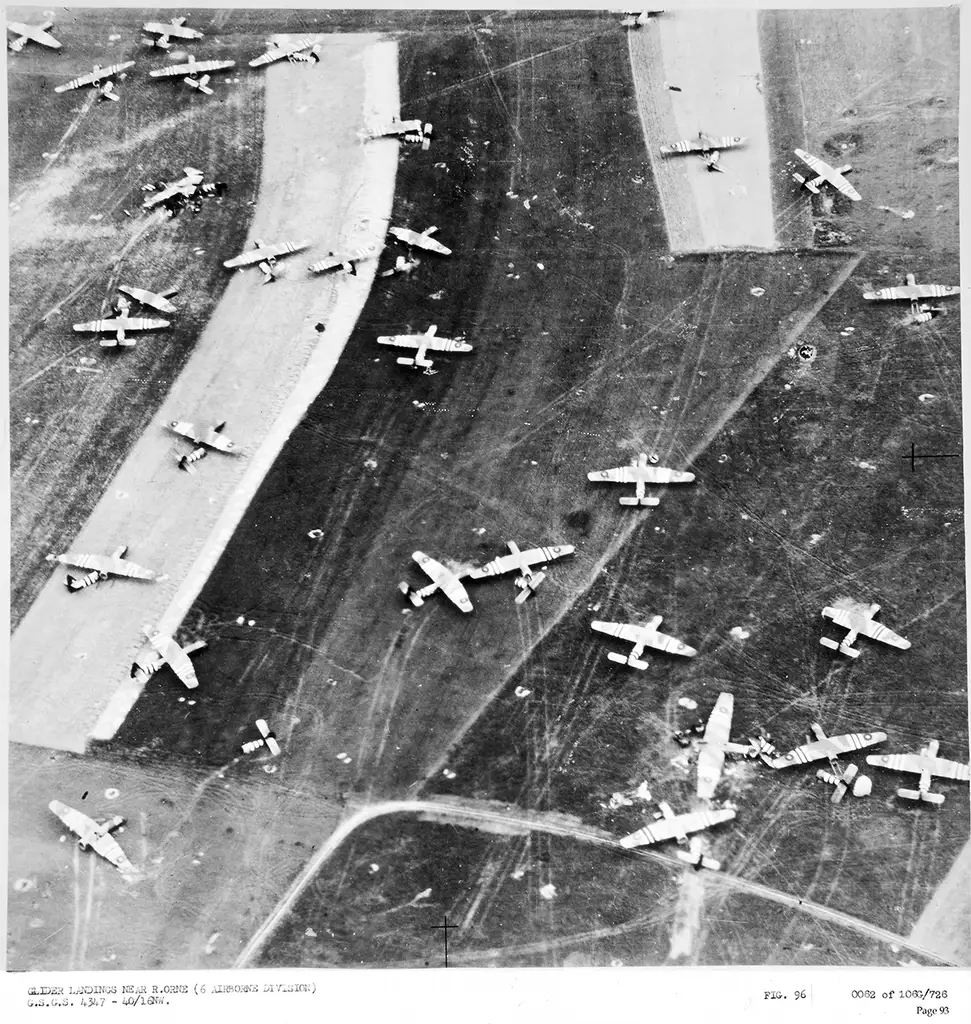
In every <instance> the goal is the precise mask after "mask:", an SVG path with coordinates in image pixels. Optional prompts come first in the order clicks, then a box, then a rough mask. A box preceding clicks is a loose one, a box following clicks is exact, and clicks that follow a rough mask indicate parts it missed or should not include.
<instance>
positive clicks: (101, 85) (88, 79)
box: [54, 60, 135, 102]
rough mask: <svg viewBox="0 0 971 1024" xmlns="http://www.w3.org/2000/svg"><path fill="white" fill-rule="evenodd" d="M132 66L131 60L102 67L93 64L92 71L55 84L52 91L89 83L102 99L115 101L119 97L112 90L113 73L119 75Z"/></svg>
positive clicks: (133, 63) (64, 90) (67, 89)
mask: <svg viewBox="0 0 971 1024" xmlns="http://www.w3.org/2000/svg"><path fill="white" fill-rule="evenodd" d="M134 66H135V62H134V61H133V60H126V61H125V62H124V63H122V64H112V65H111V66H110V67H107V68H103V67H102V66H101V65H100V64H95V66H94V70H93V71H91V72H89V73H88V74H86V75H81V77H80V78H72V79H71V81H70V82H65V83H64V85H57V86H55V87H54V92H68V91H69V90H70V89H83V88H84V87H85V86H86V85H90V86H92V88H94V89H97V91H98V92H99V93H100V94H101V98H102V99H105V100H114V101H116V102H117V101H118V99H119V97H118V94H117V93H116V92H115V91H114V85H113V84H112V82H111V79H112V78H114V76H115V75H120V74H121V73H122V72H123V71H127V70H128V68H133V67H134Z"/></svg>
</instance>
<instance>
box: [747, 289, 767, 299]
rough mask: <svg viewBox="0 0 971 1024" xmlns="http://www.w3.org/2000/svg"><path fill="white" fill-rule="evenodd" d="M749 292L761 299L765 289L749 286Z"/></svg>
mask: <svg viewBox="0 0 971 1024" xmlns="http://www.w3.org/2000/svg"><path fill="white" fill-rule="evenodd" d="M749 294H750V295H754V296H755V297H756V298H757V299H760V298H762V296H763V295H765V289H764V288H759V287H755V288H749Z"/></svg>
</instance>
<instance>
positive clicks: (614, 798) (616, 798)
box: [607, 793, 634, 811]
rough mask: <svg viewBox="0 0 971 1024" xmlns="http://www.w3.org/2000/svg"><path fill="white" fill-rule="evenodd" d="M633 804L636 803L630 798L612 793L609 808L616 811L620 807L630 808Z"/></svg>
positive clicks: (608, 803)
mask: <svg viewBox="0 0 971 1024" xmlns="http://www.w3.org/2000/svg"><path fill="white" fill-rule="evenodd" d="M633 803H634V801H633V800H631V799H630V798H629V797H626V796H624V794H623V793H611V794H610V800H609V801H608V802H607V806H608V807H609V808H610V810H612V811H616V810H617V809H618V808H619V807H630V806H632V805H633Z"/></svg>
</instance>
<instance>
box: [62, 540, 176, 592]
mask: <svg viewBox="0 0 971 1024" xmlns="http://www.w3.org/2000/svg"><path fill="white" fill-rule="evenodd" d="M127 552H128V545H127V544H122V545H121V546H120V547H119V548H116V549H115V550H114V551H113V552H112V553H111V554H110V555H87V554H80V553H75V552H72V551H67V552H65V553H64V554H63V555H48V556H47V561H48V562H60V563H61V565H67V566H74V567H75V568H77V569H90V570H91V571H90V572H89V573H88V574H87V575H86V576H82V577H81V578H80V579H78V578H77V577H76V576H72V575H71V574H70V573H68V575H67V579H66V580H65V581H64V582H65V584H66V585H67V588H68V590H84V588H85V587H90V586H91V585H92V584H93V583H98V582H100V581H101V580H106V579H107V578H108V577H109V576H127V577H128V578H129V579H133V580H155V579H158V575H159V574H158V573H157V572H155V571H154V570H153V569H146V568H145V567H144V566H141V565H136V563H135V562H130V561H129V560H128V559H127V558H125V555H126V553H127Z"/></svg>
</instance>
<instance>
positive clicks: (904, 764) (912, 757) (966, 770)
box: [866, 740, 971, 804]
mask: <svg viewBox="0 0 971 1024" xmlns="http://www.w3.org/2000/svg"><path fill="white" fill-rule="evenodd" d="M939 746H940V744H939V743H938V741H937V740H931V741H930V742H929V743H928V744H927V746H926V747H921V749H920V753H919V754H870V755H869V756H868V757H867V759H866V763H867V764H872V765H873V766H874V767H875V768H886V769H887V770H888V771H891V772H909V773H911V774H914V775H919V776H920V781H919V782H918V783H917V789H898V790H897V796H899V797H901V798H902V799H904V800H921V801H923V802H924V803H928V804H942V803H944V794H943V793H935V792H932V791H931V779H932V778H934V777H936V778H940V779H956V780H958V781H959V782H968V781H971V765H967V764H964V763H962V762H961V761H950V760H948V759H947V758H946V757H938V756H937V750H938V747H939Z"/></svg>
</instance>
